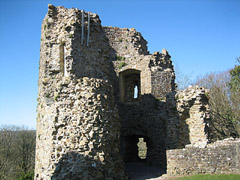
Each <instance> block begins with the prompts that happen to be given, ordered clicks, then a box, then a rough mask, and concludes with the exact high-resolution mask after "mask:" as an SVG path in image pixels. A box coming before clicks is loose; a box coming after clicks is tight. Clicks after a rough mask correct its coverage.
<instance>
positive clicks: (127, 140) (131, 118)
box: [119, 94, 167, 169]
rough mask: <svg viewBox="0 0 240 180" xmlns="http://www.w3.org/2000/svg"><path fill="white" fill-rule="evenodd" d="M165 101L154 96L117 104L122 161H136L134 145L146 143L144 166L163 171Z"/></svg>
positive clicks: (164, 160)
mask: <svg viewBox="0 0 240 180" xmlns="http://www.w3.org/2000/svg"><path fill="white" fill-rule="evenodd" d="M163 109H166V102H162V101H159V100H158V99H156V98H155V97H154V96H152V95H150V94H148V95H142V96H141V99H140V100H139V101H137V102H131V103H121V104H119V116H120V119H121V123H122V129H121V149H120V152H121V154H122V156H123V157H124V158H123V159H124V162H126V163H128V162H131V163H133V162H138V161H139V158H138V154H137V153H138V150H137V143H138V142H139V138H144V141H145V142H146V144H147V157H146V160H145V161H146V163H147V164H148V165H152V166H158V167H161V168H163V169H166V147H165V141H166V122H165V118H166V116H167V114H166V111H163Z"/></svg>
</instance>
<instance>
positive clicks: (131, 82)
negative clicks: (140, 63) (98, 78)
mask: <svg viewBox="0 0 240 180" xmlns="http://www.w3.org/2000/svg"><path fill="white" fill-rule="evenodd" d="M119 82H120V84H119V87H120V101H121V102H135V101H138V100H139V98H140V95H141V89H140V87H141V86H140V85H141V83H140V71H138V70H136V69H127V70H125V71H123V72H121V73H120V74H119Z"/></svg>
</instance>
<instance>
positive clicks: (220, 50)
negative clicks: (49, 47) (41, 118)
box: [0, 0, 240, 128]
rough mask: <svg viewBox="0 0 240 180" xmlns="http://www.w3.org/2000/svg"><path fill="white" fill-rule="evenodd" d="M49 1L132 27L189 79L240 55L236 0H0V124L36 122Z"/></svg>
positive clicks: (218, 68) (105, 22)
mask: <svg viewBox="0 0 240 180" xmlns="http://www.w3.org/2000/svg"><path fill="white" fill-rule="evenodd" d="M48 4H53V5H55V6H59V5H61V6H65V7H67V8H71V7H75V8H79V9H84V10H85V11H91V12H94V13H97V14H99V16H100V18H101V20H102V25H104V26H117V27H127V28H132V27H134V28H136V29H137V30H138V31H140V32H141V33H142V35H143V36H144V38H145V39H146V40H147V41H148V47H149V50H150V52H154V51H161V49H163V48H166V49H167V50H168V51H169V53H170V54H171V56H172V60H173V61H174V64H176V65H177V66H178V68H179V69H180V71H182V72H183V73H185V74H189V75H191V76H192V77H196V76H197V75H200V74H205V73H207V72H219V71H224V70H228V69H230V68H233V67H234V64H235V63H236V61H235V58H236V57H237V56H240V0H118V1H114V0H92V1H91V0H85V1H82V0H52V1H51V0H48V1H46V0H0V40H1V43H0V68H1V71H0V125H2V124H15V125H26V126H28V127H30V128H35V126H36V105H37V81H38V63H39V50H40V34H41V33H40V32H41V23H42V20H43V18H44V16H45V14H46V13H47V5H48Z"/></svg>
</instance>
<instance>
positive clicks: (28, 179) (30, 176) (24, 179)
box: [17, 172, 34, 180]
mask: <svg viewBox="0 0 240 180" xmlns="http://www.w3.org/2000/svg"><path fill="white" fill-rule="evenodd" d="M17 180H34V172H27V173H26V174H23V175H22V176H20V177H19V178H18V179H17Z"/></svg>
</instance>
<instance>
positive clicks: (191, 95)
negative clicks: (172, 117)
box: [176, 86, 211, 147]
mask: <svg viewBox="0 0 240 180" xmlns="http://www.w3.org/2000/svg"><path fill="white" fill-rule="evenodd" d="M206 93H207V92H206V90H205V89H204V88H201V87H198V86H194V87H189V88H188V89H185V90H183V91H179V92H178V93H177V94H176V99H177V110H178V113H179V120H180V128H179V147H185V145H187V144H193V145H195V146H202V147H204V146H206V145H207V143H208V142H209V122H210V120H211V119H210V112H209V111H210V110H209V105H208V98H207V97H206Z"/></svg>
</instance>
